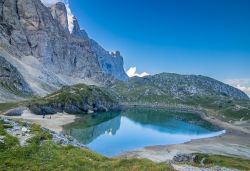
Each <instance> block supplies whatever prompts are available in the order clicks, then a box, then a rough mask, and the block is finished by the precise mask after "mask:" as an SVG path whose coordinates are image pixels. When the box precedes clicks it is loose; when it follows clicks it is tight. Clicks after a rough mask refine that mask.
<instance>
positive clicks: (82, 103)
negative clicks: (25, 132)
mask: <svg viewBox="0 0 250 171" xmlns="http://www.w3.org/2000/svg"><path fill="white" fill-rule="evenodd" d="M28 107H29V108H30V110H31V111H32V112H34V113H36V114H54V113H56V112H62V111H65V112H67V113H86V112H88V111H89V110H91V111H95V112H103V111H108V110H116V109H118V108H119V104H118V103H117V102H116V101H115V100H114V99H113V98H111V97H110V96H109V94H108V93H107V92H106V91H105V90H104V89H102V88H99V87H96V86H87V85H85V84H78V85H74V86H65V87H63V88H62V89H61V90H59V91H57V92H55V93H52V94H50V95H48V96H46V97H43V98H38V99H34V100H32V101H31V102H30V103H29V105H28Z"/></svg>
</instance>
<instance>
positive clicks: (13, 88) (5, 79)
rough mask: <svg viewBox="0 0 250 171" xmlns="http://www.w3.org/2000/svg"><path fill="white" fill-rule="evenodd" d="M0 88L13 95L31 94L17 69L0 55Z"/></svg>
mask: <svg viewBox="0 0 250 171" xmlns="http://www.w3.org/2000/svg"><path fill="white" fill-rule="evenodd" d="M0 87H1V88H0V89H5V90H6V91H9V92H11V93H13V94H15V95H20V96H31V95H32V94H33V92H32V90H31V88H30V87H29V85H28V84H27V83H26V81H25V80H24V78H23V76H22V75H21V74H20V73H19V72H18V70H17V69H16V68H15V67H14V66H13V65H11V64H10V63H9V62H8V61H6V60H5V58H3V57H2V56H0Z"/></svg>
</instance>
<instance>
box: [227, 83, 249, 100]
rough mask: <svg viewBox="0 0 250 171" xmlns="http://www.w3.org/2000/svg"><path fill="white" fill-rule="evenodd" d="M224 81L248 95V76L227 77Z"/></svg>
mask: <svg viewBox="0 0 250 171" xmlns="http://www.w3.org/2000/svg"><path fill="white" fill-rule="evenodd" d="M225 83H227V84H229V85H231V86H233V87H236V88H238V89H240V90H242V91H244V92H245V93H246V94H247V95H248V96H249V97H250V78H241V79H227V80H225Z"/></svg>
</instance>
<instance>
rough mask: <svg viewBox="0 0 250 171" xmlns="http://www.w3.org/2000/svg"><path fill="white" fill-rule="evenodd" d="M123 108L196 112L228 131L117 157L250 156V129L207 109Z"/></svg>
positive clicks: (166, 158) (169, 158)
mask: <svg viewBox="0 0 250 171" xmlns="http://www.w3.org/2000/svg"><path fill="white" fill-rule="evenodd" d="M123 107H124V108H125V107H126V108H135V107H140V108H141V107H144V108H145V107H146V108H161V109H167V110H171V111H179V112H180V111H181V112H192V113H194V114H198V115H200V116H201V118H202V119H204V120H206V121H208V122H210V123H211V124H213V125H215V126H218V127H220V128H222V129H224V130H225V131H226V133H225V134H222V135H220V136H217V137H211V138H204V139H197V140H191V141H190V142H187V143H183V144H175V145H161V146H157V145H156V146H150V147H144V148H142V149H138V150H135V151H130V152H125V153H123V154H121V155H120V156H117V157H125V158H147V159H150V160H152V161H154V162H169V161H173V160H174V158H175V157H176V156H182V157H183V156H187V155H190V154H193V153H205V154H215V155H225V156H234V157H241V158H246V159H249V158H250V147H249V146H248V145H247V144H248V143H249V142H250V130H249V129H247V128H245V127H243V126H240V125H233V124H232V123H227V122H224V121H221V120H220V119H218V118H216V117H215V116H213V115H211V114H209V113H207V112H206V111H204V110H199V109H197V110H196V109H195V108H190V107H188V106H183V107H182V108H178V107H177V106H166V105H123Z"/></svg>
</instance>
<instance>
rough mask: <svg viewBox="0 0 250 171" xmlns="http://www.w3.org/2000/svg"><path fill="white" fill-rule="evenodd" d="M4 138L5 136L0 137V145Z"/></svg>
mask: <svg viewBox="0 0 250 171" xmlns="http://www.w3.org/2000/svg"><path fill="white" fill-rule="evenodd" d="M4 138H5V136H0V143H1V144H4Z"/></svg>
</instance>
